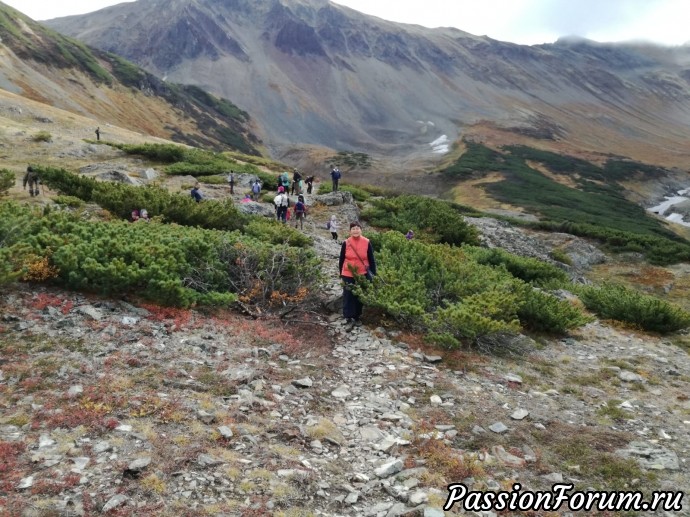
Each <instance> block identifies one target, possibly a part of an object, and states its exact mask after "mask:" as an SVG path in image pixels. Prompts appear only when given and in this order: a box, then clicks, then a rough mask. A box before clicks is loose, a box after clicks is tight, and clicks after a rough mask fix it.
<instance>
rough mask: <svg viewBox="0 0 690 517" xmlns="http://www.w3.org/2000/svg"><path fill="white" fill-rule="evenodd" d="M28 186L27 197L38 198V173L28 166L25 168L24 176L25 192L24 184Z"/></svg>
mask: <svg viewBox="0 0 690 517" xmlns="http://www.w3.org/2000/svg"><path fill="white" fill-rule="evenodd" d="M27 183H28V184H29V195H30V196H31V197H34V196H38V194H39V191H38V185H39V184H40V183H41V181H40V178H39V177H38V173H37V172H36V171H35V170H34V168H33V167H32V166H31V165H29V166H28V167H27V168H26V174H24V190H26V184H27Z"/></svg>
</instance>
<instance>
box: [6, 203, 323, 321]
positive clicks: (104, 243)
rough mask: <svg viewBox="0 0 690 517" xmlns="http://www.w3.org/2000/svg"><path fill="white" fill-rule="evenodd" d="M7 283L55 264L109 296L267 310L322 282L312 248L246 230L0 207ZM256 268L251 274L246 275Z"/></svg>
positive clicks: (61, 275) (72, 279)
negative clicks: (240, 302)
mask: <svg viewBox="0 0 690 517" xmlns="http://www.w3.org/2000/svg"><path fill="white" fill-rule="evenodd" d="M0 218H1V221H2V222H0V258H2V259H3V260H2V262H0V263H1V264H2V266H0V279H2V278H5V280H6V281H10V280H12V279H13V278H16V277H17V276H19V275H22V274H24V273H25V271H24V270H22V264H24V263H26V262H27V257H31V259H32V260H33V263H36V261H37V260H38V259H40V258H48V259H49V264H48V266H49V267H50V268H54V269H51V271H55V275H54V276H55V278H54V279H53V280H52V281H53V282H54V283H56V284H58V285H61V286H64V287H67V288H70V289H75V290H83V291H89V292H96V293H100V294H104V295H123V294H134V295H137V296H140V297H142V298H144V299H148V300H151V301H154V302H156V303H160V304H163V305H173V306H181V307H187V306H190V305H193V304H200V305H218V304H222V305H226V304H228V303H230V302H233V301H235V300H236V299H237V298H238V297H245V298H246V299H247V301H248V302H251V303H254V304H268V303H269V302H270V300H271V299H272V298H273V297H274V293H277V294H280V295H281V299H290V297H298V296H302V295H303V294H304V293H305V292H308V291H311V290H312V289H314V287H315V286H316V285H317V284H318V282H319V261H318V259H317V258H316V257H315V255H314V252H313V251H312V250H307V249H301V248H295V247H291V246H287V245H282V246H273V245H271V244H269V243H267V242H264V241H260V240H258V239H254V238H250V237H245V236H242V235H241V234H240V233H239V232H222V231H214V230H203V229H200V228H188V227H183V226H177V225H160V224H154V223H151V224H131V223H127V222H123V221H116V222H89V221H83V220H80V219H79V218H78V217H77V216H75V215H73V214H70V213H68V212H64V211H62V212H61V211H52V212H49V213H47V214H45V215H42V214H40V213H39V212H37V211H32V210H30V209H28V208H26V207H22V206H19V205H17V204H15V203H0ZM249 267H251V269H247V268H249Z"/></svg>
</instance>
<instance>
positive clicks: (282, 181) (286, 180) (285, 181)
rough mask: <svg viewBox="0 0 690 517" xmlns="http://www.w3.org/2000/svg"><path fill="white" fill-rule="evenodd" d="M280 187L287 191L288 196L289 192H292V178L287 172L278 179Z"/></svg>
mask: <svg viewBox="0 0 690 517" xmlns="http://www.w3.org/2000/svg"><path fill="white" fill-rule="evenodd" d="M278 186H279V187H283V189H285V194H286V195H287V194H288V192H290V177H289V176H288V173H287V172H283V173H282V174H281V175H280V178H278Z"/></svg>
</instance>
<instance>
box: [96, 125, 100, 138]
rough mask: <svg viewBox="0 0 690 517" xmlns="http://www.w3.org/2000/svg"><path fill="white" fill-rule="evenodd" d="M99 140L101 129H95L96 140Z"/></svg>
mask: <svg viewBox="0 0 690 517" xmlns="http://www.w3.org/2000/svg"><path fill="white" fill-rule="evenodd" d="M100 139H101V128H100V127H97V128H96V140H100Z"/></svg>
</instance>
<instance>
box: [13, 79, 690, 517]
mask: <svg viewBox="0 0 690 517" xmlns="http://www.w3.org/2000/svg"><path fill="white" fill-rule="evenodd" d="M1 93H2V96H1V97H0V100H1V102H2V105H3V107H4V109H3V112H2V113H1V114H0V115H2V125H3V127H4V128H5V131H4V133H3V136H2V142H1V143H2V148H3V159H4V160H5V161H6V162H10V164H11V165H12V167H16V169H17V178H18V179H20V178H21V172H22V171H23V170H24V165H25V163H26V161H27V160H32V161H37V162H40V163H46V164H51V165H59V166H65V167H68V168H70V169H72V170H80V171H90V172H89V174H93V173H100V172H107V171H109V170H118V171H124V172H126V173H128V174H130V175H132V176H138V175H139V174H140V172H141V171H142V170H144V169H146V168H147V167H148V165H147V164H146V163H144V162H142V161H141V160H139V159H132V158H131V157H128V156H126V155H124V153H122V152H120V151H118V150H114V149H111V148H108V147H106V146H97V145H93V144H90V143H86V142H84V141H83V138H84V136H85V135H86V136H87V137H90V136H92V135H91V132H92V128H93V126H94V123H95V121H94V120H93V119H89V118H86V117H81V116H77V115H74V114H72V113H69V112H67V111H63V110H59V109H57V108H50V107H47V106H45V105H43V104H40V103H37V102H35V101H30V100H28V99H26V98H24V97H20V96H16V95H13V94H10V93H7V92H1ZM102 129H103V130H104V135H107V136H108V138H113V139H116V140H118V141H125V142H138V141H141V139H142V138H143V137H142V135H139V134H137V133H134V132H131V131H127V130H125V129H122V128H118V127H116V126H105V127H102ZM41 130H43V131H49V132H50V133H51V135H52V140H51V141H50V142H40V141H39V142H37V141H34V139H33V138H32V135H34V134H35V133H36V132H38V131H41ZM146 140H147V141H160V140H158V139H153V138H151V137H147V138H146ZM94 171H95V172H94ZM205 189H206V193H207V195H208V197H210V198H213V199H223V198H227V197H229V196H230V194H229V188H228V187H227V186H226V185H209V186H207V187H205ZM53 194H54V193H52V192H44V193H43V194H42V195H41V196H39V197H34V198H29V196H28V194H27V193H26V192H24V191H22V190H21V186H20V184H19V183H17V186H16V187H14V188H13V189H12V190H11V191H10V196H11V197H12V198H14V199H18V200H21V201H25V202H30V203H33V204H36V205H38V206H43V205H49V204H50V203H51V201H50V199H51V198H52V196H53ZM241 196H242V189H241V188H238V189H237V191H236V195H235V200H239V197H241ZM343 200H345V201H349V198H347V196H344V195H343V196H342V197H341V200H340V202H342V201H343ZM317 201H320V202H317ZM324 202H325V199H324V198H319V199H318V200H317V198H315V197H311V196H310V197H308V203H309V205H310V206H312V211H311V214H310V218H309V219H308V220H307V224H306V225H305V232H307V233H309V234H310V235H311V236H312V237H313V238H314V241H315V249H316V250H317V252H318V253H319V255H320V256H321V257H322V258H323V259H324V264H325V266H324V275H325V277H326V285H325V287H324V289H323V293H322V297H323V302H324V303H323V306H321V307H320V308H319V309H318V310H316V311H311V310H305V311H296V312H294V313H292V314H291V315H290V316H288V317H287V318H284V319H280V318H277V317H272V316H270V315H263V317H260V318H254V317H248V316H245V315H243V314H240V313H234V312H216V313H208V312H206V311H203V312H202V311H196V310H175V309H168V308H162V307H157V306H155V305H150V304H143V303H141V301H140V300H137V299H136V297H130V298H127V299H106V298H100V297H97V296H92V295H85V294H79V293H74V292H68V291H62V290H58V289H52V288H45V287H42V286H37V285H34V284H19V285H17V286H14V287H11V288H6V287H4V288H3V290H2V292H1V293H0V394H2V396H1V397H0V458H2V461H0V465H1V466H2V468H0V514H5V513H6V514H8V515H14V514H19V515H22V516H39V515H50V514H62V515H94V514H98V513H99V512H101V513H104V514H112V515H132V516H135V515H136V516H139V515H162V516H168V515H169V516H177V515H200V516H206V515H208V516H210V515H233V516H235V515H237V516H252V515H276V516H284V515H325V516H336V515H352V516H362V515H368V516H377V517H379V516H381V517H383V516H391V517H393V516H400V515H426V516H440V515H443V512H442V507H443V504H444V501H445V499H446V497H447V495H448V491H447V490H446V485H447V484H448V483H449V482H457V483H461V482H462V483H465V484H466V485H467V486H468V487H470V488H471V489H474V490H494V491H495V490H500V489H504V490H510V489H511V487H512V486H513V483H514V482H516V481H519V482H520V483H521V485H522V486H523V487H524V489H523V490H528V489H529V490H537V489H540V490H550V488H551V486H552V485H553V484H554V483H557V482H561V481H563V482H564V483H571V482H572V483H573V484H574V486H575V489H577V490H587V489H589V488H590V487H591V488H597V489H598V488H607V489H609V490H613V489H621V490H637V489H640V490H643V491H644V493H645V496H646V497H647V498H649V497H650V494H651V491H652V490H664V491H669V492H671V491H678V490H679V489H680V490H684V489H683V488H682V487H687V486H690V470H689V468H688V459H689V458H690V442H689V441H688V436H690V433H688V432H687V431H688V427H689V426H690V424H689V423H688V422H690V405H689V404H690V403H689V402H688V397H687V393H688V391H689V390H690V356H688V354H687V351H686V350H687V349H688V346H689V345H688V338H687V336H686V335H682V334H681V335H676V336H671V337H666V338H662V337H659V336H655V335H651V334H646V333H641V332H637V331H635V330H632V329H629V328H621V327H619V326H616V325H611V324H610V323H609V322H605V321H596V322H594V323H591V324H589V325H587V326H586V327H584V328H582V329H579V330H577V331H575V332H572V333H571V334H569V335H568V336H565V337H563V338H560V339H553V338H551V339H547V338H544V337H542V336H534V340H533V339H531V338H528V337H522V338H520V340H519V342H516V343H515V345H516V346H515V348H516V349H519V350H522V351H523V355H518V356H515V357H511V356H508V357H495V356H490V355H482V354H479V353H477V352H476V351H469V350H463V351H456V352H447V351H441V350H437V349H432V348H429V347H428V346H427V345H425V344H424V343H423V341H422V339H421V336H419V335H416V334H413V333H407V332H405V333H403V332H401V331H400V329H398V328H396V326H395V325H394V324H392V323H391V322H389V321H386V319H385V318H381V317H380V316H379V315H377V314H376V313H374V312H373V311H368V312H367V313H366V314H365V320H364V323H365V325H364V326H363V327H362V328H359V329H355V330H353V331H351V332H348V331H346V329H345V327H344V326H343V324H342V320H341V318H340V314H339V310H338V309H337V303H336V300H337V297H338V294H339V292H340V288H339V285H338V281H337V278H336V271H335V267H334V264H335V262H336V260H337V254H338V252H339V247H338V245H337V244H336V243H334V242H333V241H332V240H331V239H330V234H329V233H328V232H327V230H326V229H325V228H323V227H322V224H321V221H323V220H325V219H326V218H327V216H328V215H329V214H330V213H336V214H337V215H338V216H339V218H340V220H341V221H342V222H345V221H349V220H352V219H354V218H356V217H358V213H359V208H358V207H357V205H354V204H351V203H349V202H346V203H345V204H338V205H335V204H332V203H331V201H329V203H331V204H329V205H325V204H324ZM268 212H269V214H270V210H268ZM472 222H473V224H475V225H477V226H478V227H479V228H480V229H481V231H482V234H483V239H484V241H485V243H486V244H487V245H489V246H501V247H504V248H506V249H509V250H511V251H512V252H514V253H517V254H525V255H529V256H536V257H539V258H541V259H545V258H546V257H547V255H548V250H550V249H552V248H554V247H556V246H558V247H561V248H563V249H564V251H565V252H567V253H568V254H570V255H571V256H572V258H573V265H574V267H576V269H577V271H576V274H577V275H587V274H589V273H588V272H587V271H588V268H589V267H591V265H592V264H595V263H597V262H599V261H601V260H604V259H605V258H606V257H603V254H602V253H601V252H600V251H598V250H596V249H595V248H594V247H593V246H592V245H591V244H589V243H587V242H585V241H584V240H582V239H578V238H575V237H573V236H569V235H566V234H542V233H539V232H533V231H525V230H522V229H520V228H517V227H512V226H510V225H508V224H507V223H502V222H497V221H495V220H492V219H488V218H481V219H477V220H474V221H472ZM154 224H155V223H154ZM367 231H369V229H367ZM608 260H610V258H609V259H608ZM612 264H615V262H613V261H611V262H610V263H609V264H608V266H609V267H611V265H612ZM638 266H639V264H637V263H632V264H630V267H631V268H632V269H633V270H634V271H637V269H639V267H638ZM648 271H651V269H648ZM684 275H685V276H686V277H687V271H685V272H684ZM647 276H649V275H647ZM660 278H661V276H660ZM663 280H664V282H666V284H664V286H666V285H667V284H668V285H670V286H673V284H674V283H676V284H677V283H680V279H678V280H668V276H665V277H663ZM563 294H564V295H567V294H566V293H563ZM684 495H685V498H686V499H687V493H685V494H684ZM648 500H649V499H648ZM683 502H684V503H685V500H684V501H683ZM460 509H461V507H460V506H459V505H456V506H455V508H454V512H451V513H449V514H450V515H453V514H460V515H465V514H467V512H462V511H460ZM686 510H687V508H686V506H685V505H684V510H683V511H674V512H671V511H669V512H664V511H663V510H659V511H657V512H656V515H668V516H671V515H673V516H676V515H684V513H683V512H684V511H686ZM567 512H568V510H567V509H565V508H563V509H561V510H560V511H559V512H558V513H560V514H565V513H567ZM686 513H687V512H686Z"/></svg>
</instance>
